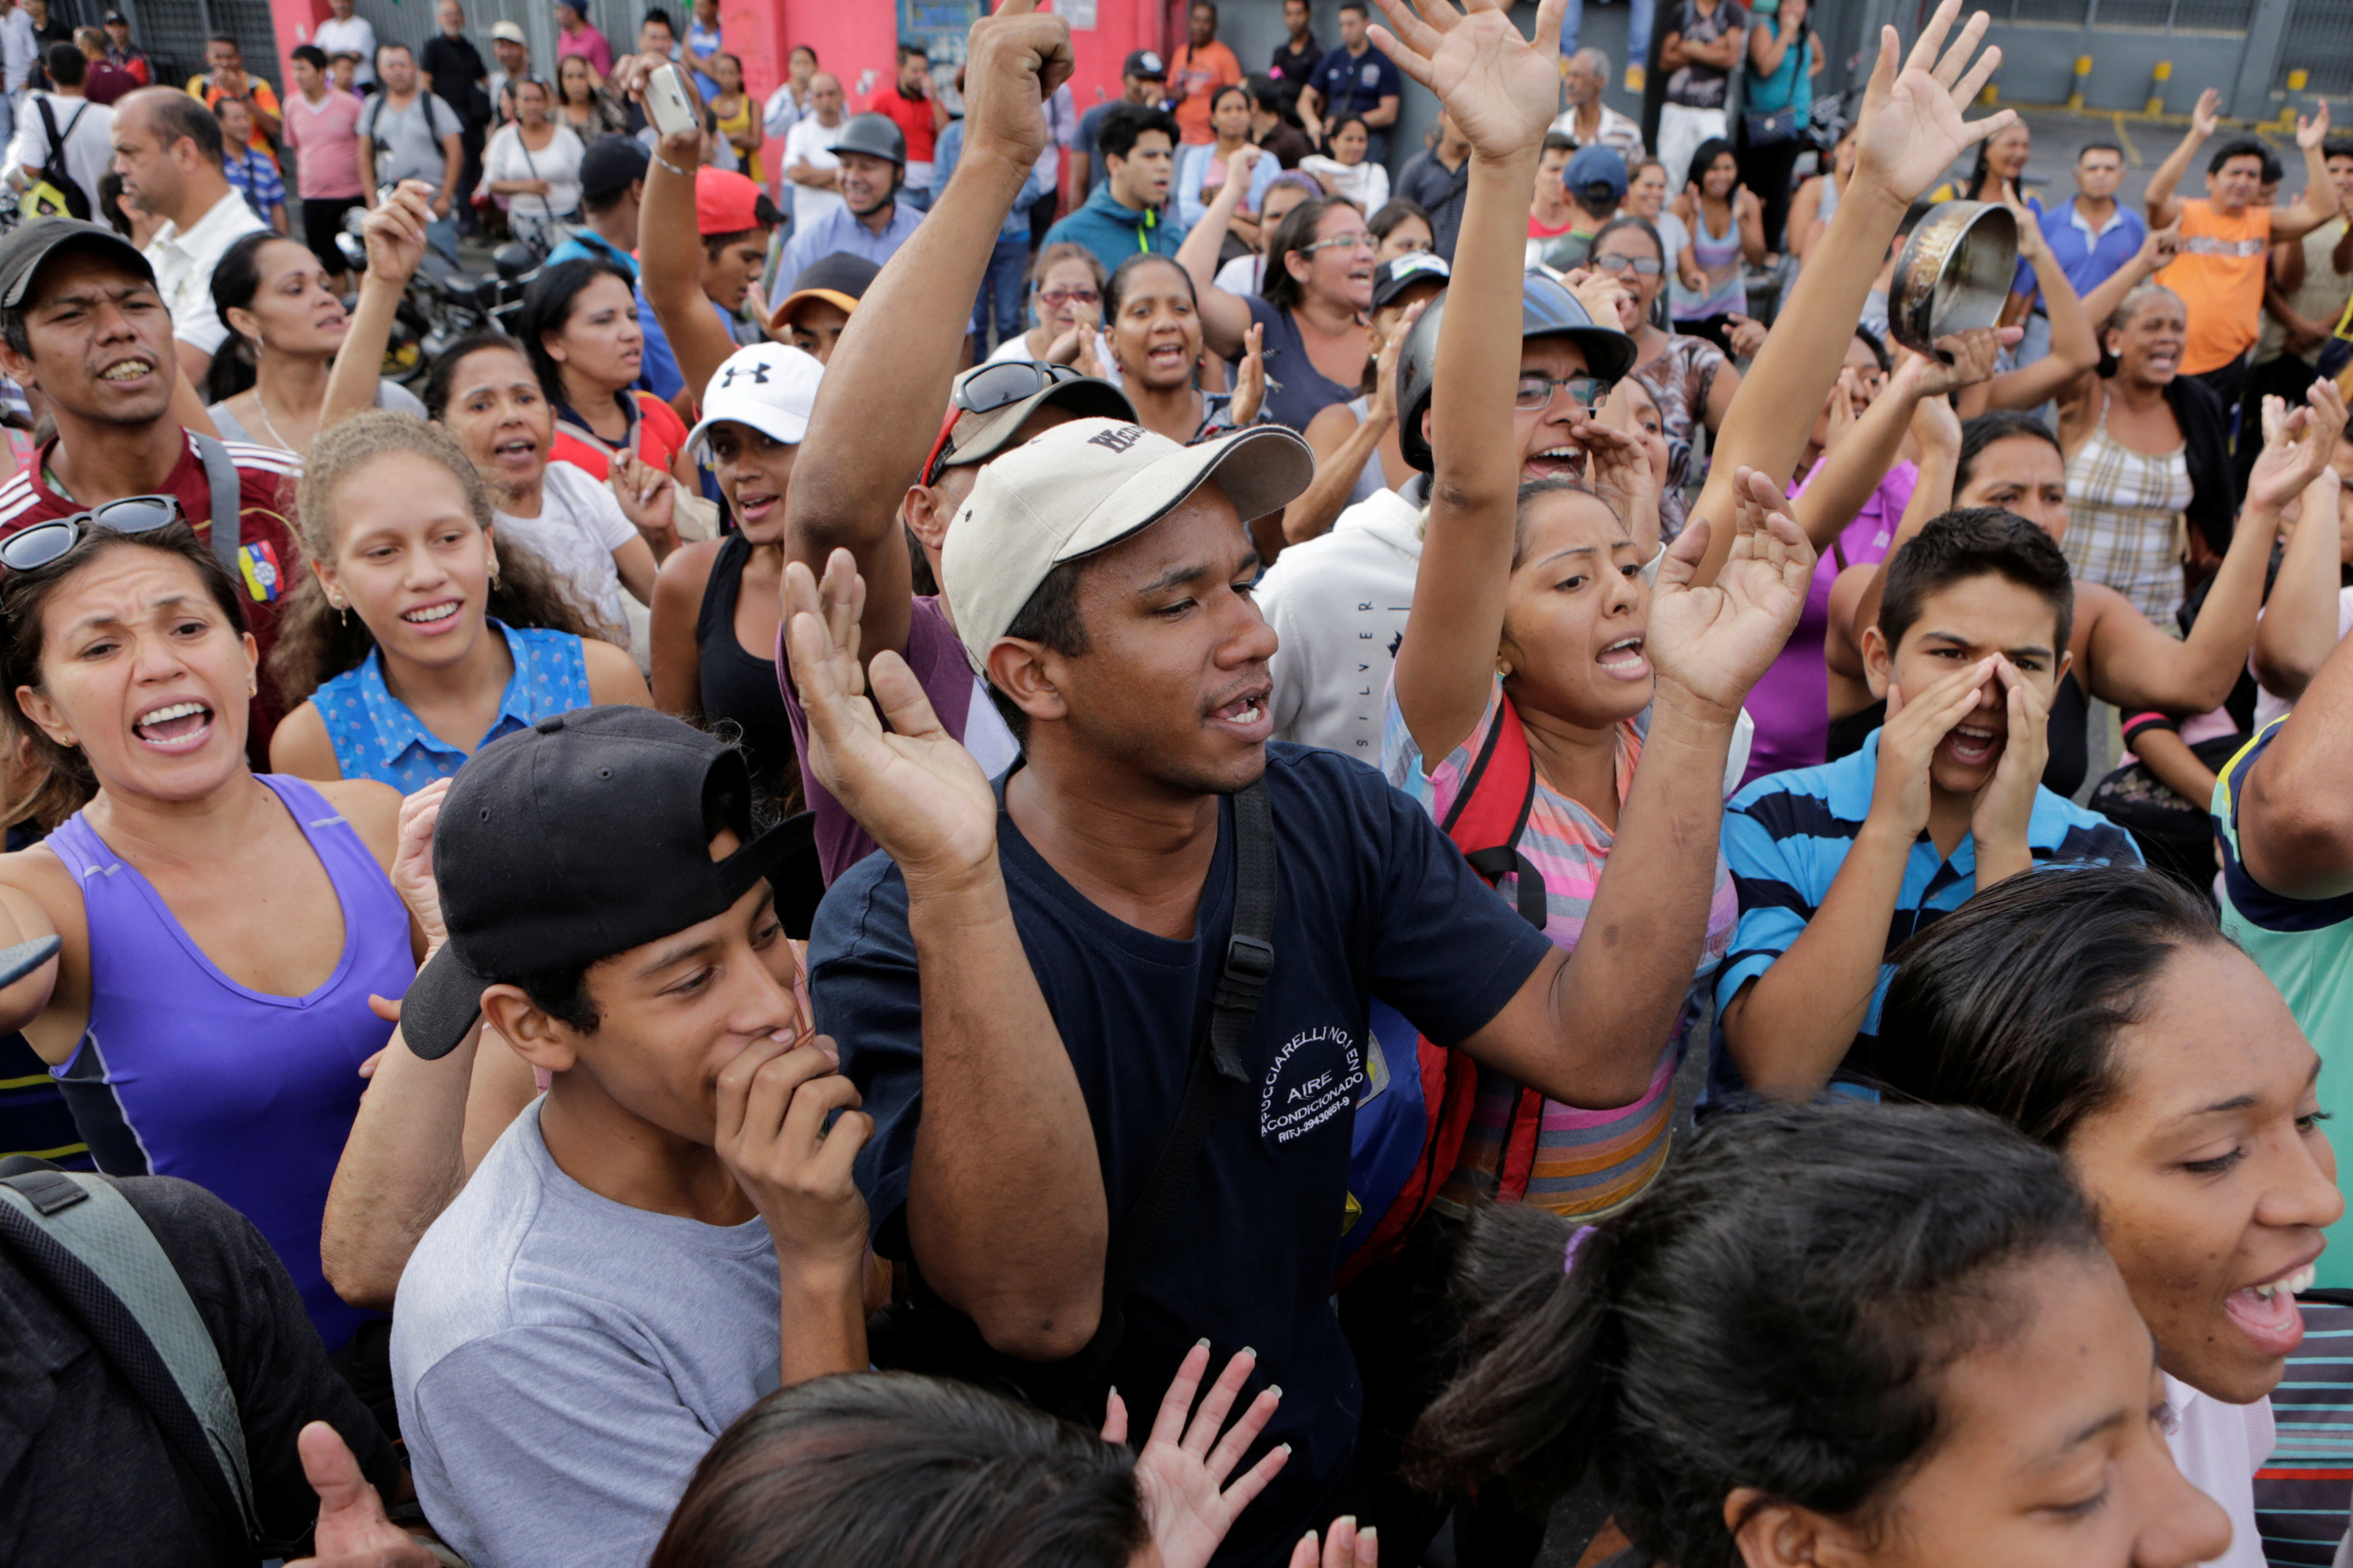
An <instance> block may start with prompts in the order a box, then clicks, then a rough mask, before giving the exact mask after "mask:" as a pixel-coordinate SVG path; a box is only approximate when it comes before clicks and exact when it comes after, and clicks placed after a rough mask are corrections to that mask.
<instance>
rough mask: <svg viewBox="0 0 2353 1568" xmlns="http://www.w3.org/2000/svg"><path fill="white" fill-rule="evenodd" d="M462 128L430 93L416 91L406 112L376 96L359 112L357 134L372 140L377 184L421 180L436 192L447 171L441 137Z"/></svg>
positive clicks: (370, 194)
mask: <svg viewBox="0 0 2353 1568" xmlns="http://www.w3.org/2000/svg"><path fill="white" fill-rule="evenodd" d="M464 129H465V127H463V126H462V125H460V124H459V122H458V114H457V111H456V110H453V109H451V108H450V107H449V106H448V104H446V103H444V102H442V101H441V100H439V99H438V98H436V97H434V96H433V95H432V94H431V93H429V92H423V91H420V92H418V93H417V96H416V97H415V98H414V99H412V100H410V101H409V104H408V107H407V108H406V109H396V108H395V107H393V104H392V100H390V99H388V98H386V97H385V95H384V94H382V93H377V94H376V95H375V97H373V98H371V99H369V100H367V107H366V108H365V109H363V110H360V124H359V132H360V134H361V135H363V136H369V137H373V138H374V139H375V183H376V184H379V185H390V184H398V183H399V182H400V181H402V180H422V181H424V182H425V183H426V184H428V185H430V186H432V187H433V188H434V189H435V190H437V191H438V190H439V189H440V188H441V176H442V174H444V173H445V172H446V171H447V170H448V163H447V162H446V161H445V160H444V158H443V156H442V153H441V138H443V137H444V136H456V135H459V133H460V132H463V131H464ZM369 199H370V200H371V201H372V200H374V199H375V193H373V192H370V193H369Z"/></svg>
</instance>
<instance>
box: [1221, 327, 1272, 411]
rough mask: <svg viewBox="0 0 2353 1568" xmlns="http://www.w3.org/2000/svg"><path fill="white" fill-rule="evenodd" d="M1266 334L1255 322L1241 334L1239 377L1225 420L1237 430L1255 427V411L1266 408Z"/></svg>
mask: <svg viewBox="0 0 2353 1568" xmlns="http://www.w3.org/2000/svg"><path fill="white" fill-rule="evenodd" d="M1265 344H1266V330H1265V329H1264V328H1262V327H1261V326H1260V325H1259V324H1258V323H1257V322H1256V321H1252V322H1251V323H1250V330H1249V331H1245V332H1244V333H1242V367H1241V374H1240V375H1239V376H1237V377H1236V378H1235V380H1234V396H1233V401H1232V402H1230V403H1229V404H1228V405H1226V413H1227V416H1229V418H1231V419H1232V420H1233V422H1234V425H1235V426H1236V427H1237V428H1240V426H1244V425H1255V424H1257V423H1258V411H1259V410H1260V409H1261V408H1263V407H1265V406H1266V355H1265V353H1264V352H1263V350H1264V348H1265Z"/></svg>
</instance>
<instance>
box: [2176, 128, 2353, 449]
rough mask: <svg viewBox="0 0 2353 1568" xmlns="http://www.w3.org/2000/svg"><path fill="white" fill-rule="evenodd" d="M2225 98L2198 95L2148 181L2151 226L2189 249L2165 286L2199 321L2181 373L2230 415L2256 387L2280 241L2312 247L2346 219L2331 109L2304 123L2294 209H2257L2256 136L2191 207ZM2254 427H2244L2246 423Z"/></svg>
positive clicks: (2210, 178)
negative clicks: (2301, 176)
mask: <svg viewBox="0 0 2353 1568" xmlns="http://www.w3.org/2000/svg"><path fill="white" fill-rule="evenodd" d="M2221 101H2222V95H2221V93H2219V92H2217V91H2215V90H2214V89H2212V88H2211V87H2210V88H2208V89H2206V90H2205V91H2204V92H2202V93H2200V94H2199V95H2198V108H2197V110H2196V111H2195V112H2194V113H2193V114H2192V115H2191V116H2190V123H2189V132H2188V134H2186V135H2184V136H2183V137H2182V139H2181V145H2179V147H2176V148H2175V149H2174V150H2173V152H2172V153H2171V155H2170V156H2168V158H2167V159H2166V160H2165V162H2164V163H2161V164H2159V165H2158V170H2157V173H2156V174H2152V175H2150V176H2149V182H2148V226H2149V227H2150V228H2152V229H2161V228H2170V227H2171V226H2173V225H2175V224H2176V223H2179V225H2180V226H2181V250H2180V254H2179V257H2178V258H2176V259H2175V261H2174V262H2173V264H2172V265H2171V266H2169V267H2168V268H2166V269H2165V270H2164V271H2162V272H2160V273H2158V275H2157V281H2158V282H2159V283H2161V284H2163V285H2165V287H2167V288H2168V289H2172V290H2173V291H2174V292H2175V293H2176V294H2179V295H2180V296H2181V302H2182V304H2183V305H2185V306H2186V307H2188V309H2189V343H2188V346H2187V348H2186V349H2185V350H2184V352H2183V353H2182V356H2181V370H2182V374H2186V375H2194V376H2196V377H2197V378H2198V379H2199V380H2200V381H2202V382H2204V383H2205V384H2207V385H2208V386H2210V387H2211V388H2212V389H2213V390H2214V391H2215V392H2216V393H2217V394H2219V395H2221V399H2222V403H2223V405H2224V406H2225V407H2232V406H2235V405H2237V403H2238V401H2239V391H2240V386H2241V384H2242V382H2243V381H2244V380H2245V379H2246V374H2247V351H2248V350H2249V349H2251V348H2253V347H2254V343H2255V338H2256V336H2257V335H2258V334H2259V333H2260V332H2261V331H2262V329H2263V264H2264V260H2265V258H2266V257H2267V255H2268V253H2269V251H2270V249H2271V247H2272V245H2273V243H2274V242H2275V241H2287V240H2295V239H2302V238H2303V237H2305V236H2306V235H2307V234H2309V233H2311V232H2312V231H2313V230H2314V229H2316V228H2318V227H2319V226H2321V225H2322V224H2324V223H2327V221H2328V220H2329V219H2330V218H2333V217H2335V216H2337V186H2336V184H2335V183H2334V182H2333V181H2331V180H2330V179H2329V177H2328V164H2327V160H2326V159H2324V158H2323V157H2322V155H2321V148H2320V144H2321V142H2323V141H2325V140H2327V135H2328V105H2327V103H2326V102H2323V103H2322V104H2321V106H2320V110H2319V112H2318V113H2316V114H2315V115H2314V116H2313V117H2312V118H2311V119H2310V120H2303V119H2299V120H2297V121H2296V122H2295V144H2296V145H2297V146H2298V147H2300V148H2302V149H2303V150H2304V167H2305V186H2304V195H2303V197H2302V198H2301V199H2299V200H2298V201H2297V202H2296V204H2295V205H2294V206H2287V207H2270V206H2260V205H2256V201H2255V196H2256V192H2257V189H2258V187H2259V186H2260V185H2261V184H2262V183H2263V143H2262V142H2258V141H2256V140H2255V139H2254V138H2253V137H2243V138H2241V139H2239V140H2236V141H2232V142H2224V143H2223V144H2222V146H2221V148H2220V149H2218V150H2217V151H2216V153H2214V156H2213V158H2212V159H2211V161H2210V162H2209V163H2207V165H2206V196H2205V199H2204V200H2202V201H2201V200H2199V199H2197V198H2195V197H2192V198H2190V199H2189V200H2183V199H2182V198H2181V197H2179V196H2177V195H2174V194H2173V192H2174V187H2175V186H2177V185H2179V184H2180V183H2181V176H2182V175H2183V174H2186V173H2188V172H2189V160H2190V159H2191V158H2192V157H2194V156H2196V154H2197V152H2198V149H2199V148H2200V146H2202V145H2204V143H2205V142H2206V140H2207V138H2209V137H2211V136H2212V135H2213V134H2214V132H2215V129H2216V126H2217V124H2218V122H2219V114H2218V111H2219V110H2220V108H2221ZM2243 423H2246V422H2244V421H2242V424H2243Z"/></svg>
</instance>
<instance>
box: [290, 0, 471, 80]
mask: <svg viewBox="0 0 2353 1568" xmlns="http://www.w3.org/2000/svg"><path fill="white" fill-rule="evenodd" d="M332 15H334V13H333V12H332V11H330V10H328V9H327V0H269V24H270V26H271V28H272V29H273V30H274V31H275V32H276V33H277V35H278V61H277V64H276V66H275V67H274V71H275V72H280V73H282V72H283V71H284V70H285V68H286V61H287V60H288V59H289V58H291V57H292V55H293V53H294V46H295V45H297V44H307V43H309V42H310V41H311V28H313V27H315V26H318V25H319V24H320V23H322V22H323V21H325V20H326V19H327V18H328V17H329V16H332ZM482 47H484V48H486V49H487V48H488V47H490V34H489V32H488V30H487V29H485V30H484V32H483V35H482ZM248 65H251V62H250V61H248ZM254 68H255V69H259V67H258V66H257V67H254ZM283 79H284V78H283V76H282V75H281V76H280V80H283Z"/></svg>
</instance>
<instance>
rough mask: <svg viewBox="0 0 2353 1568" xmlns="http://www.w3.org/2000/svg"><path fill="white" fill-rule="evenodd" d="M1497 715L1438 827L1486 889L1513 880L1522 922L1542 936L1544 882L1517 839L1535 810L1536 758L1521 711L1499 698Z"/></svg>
mask: <svg viewBox="0 0 2353 1568" xmlns="http://www.w3.org/2000/svg"><path fill="white" fill-rule="evenodd" d="M1495 709H1496V710H1495V722H1494V724H1493V727H1491V728H1490V729H1489V730H1488V731H1487V741H1486V743H1485V744H1484V745H1482V746H1481V747H1480V748H1479V755H1478V756H1477V757H1476V758H1475V759H1473V760H1472V763H1471V771H1470V773H1468V774H1467V775H1465V777H1464V778H1463V780H1462V788H1461V790H1460V791H1459V792H1457V794H1456V795H1455V796H1454V804H1453V805H1451V807H1449V808H1448V810H1447V813H1446V819H1445V820H1444V821H1443V822H1441V823H1440V824H1439V827H1440V830H1441V831H1442V832H1444V833H1445V835H1446V836H1447V837H1449V838H1451V839H1452V840H1454V843H1455V846H1456V847H1458V848H1460V849H1461V851H1462V858H1464V859H1466V860H1468V861H1470V862H1471V868H1472V870H1473V871H1476V872H1478V873H1479V875H1480V876H1482V877H1483V878H1485V879H1487V883H1488V885H1489V886H1490V887H1499V886H1501V885H1502V883H1503V879H1504V878H1505V877H1507V876H1517V877H1518V878H1519V890H1518V898H1517V901H1518V905H1519V910H1520V918H1521V919H1522V920H1524V921H1527V922H1528V924H1530V925H1532V926H1534V927H1535V928H1536V929H1537V930H1538V931H1542V930H1543V929H1544V926H1545V916H1546V903H1545V881H1544V878H1543V877H1542V876H1541V875H1539V874H1538V873H1537V871H1536V868H1535V866H1534V865H1533V864H1531V863H1530V862H1529V860H1528V858H1527V857H1526V856H1525V855H1523V854H1521V853H1520V836H1521V835H1522V834H1523V833H1525V831H1526V830H1527V826H1528V814H1529V813H1530V812H1531V811H1533V810H1534V809H1535V801H1536V763H1535V756H1534V754H1533V753H1531V752H1529V750H1528V736H1527V731H1525V729H1523V728H1521V725H1520V714H1519V710H1518V709H1516V708H1514V707H1513V706H1512V700H1511V699H1510V698H1509V697H1498V698H1497V699H1496V703H1495Z"/></svg>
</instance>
